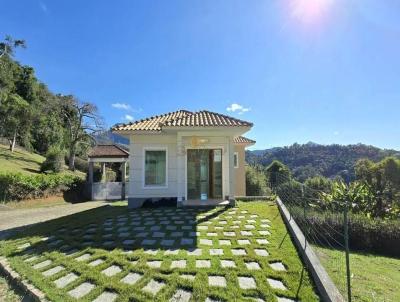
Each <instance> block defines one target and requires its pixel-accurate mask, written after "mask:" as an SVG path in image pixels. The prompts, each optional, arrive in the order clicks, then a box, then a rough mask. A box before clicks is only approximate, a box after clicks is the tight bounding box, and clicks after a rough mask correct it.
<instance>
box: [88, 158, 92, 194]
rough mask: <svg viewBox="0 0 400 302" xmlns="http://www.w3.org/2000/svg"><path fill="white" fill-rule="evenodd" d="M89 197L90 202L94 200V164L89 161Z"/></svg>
mask: <svg viewBox="0 0 400 302" xmlns="http://www.w3.org/2000/svg"><path fill="white" fill-rule="evenodd" d="M88 182H89V195H90V200H93V162H92V161H90V159H89V178H88Z"/></svg>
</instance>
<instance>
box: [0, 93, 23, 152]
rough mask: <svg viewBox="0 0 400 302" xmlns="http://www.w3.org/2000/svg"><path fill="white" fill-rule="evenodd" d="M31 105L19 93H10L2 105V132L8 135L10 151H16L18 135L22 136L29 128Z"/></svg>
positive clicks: (0, 110)
mask: <svg viewBox="0 0 400 302" xmlns="http://www.w3.org/2000/svg"><path fill="white" fill-rule="evenodd" d="M30 120H31V119H30V106H29V103H28V102H27V101H25V100H24V99H23V98H21V97H20V96H19V95H17V94H10V95H8V96H7V97H6V98H5V99H4V100H3V101H2V103H1V106H0V125H1V129H0V132H1V133H0V134H1V135H3V136H5V137H7V139H8V141H9V146H10V151H11V152H14V148H15V142H16V140H17V137H18V135H19V136H21V135H22V134H23V133H24V132H26V131H27V130H28V128H29V126H28V125H29V121H30Z"/></svg>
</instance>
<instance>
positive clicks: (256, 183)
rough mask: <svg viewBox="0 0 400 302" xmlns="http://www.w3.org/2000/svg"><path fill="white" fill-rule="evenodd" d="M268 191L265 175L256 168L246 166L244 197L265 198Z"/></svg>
mask: <svg viewBox="0 0 400 302" xmlns="http://www.w3.org/2000/svg"><path fill="white" fill-rule="evenodd" d="M269 191H270V190H269V189H268V186H267V179H266V178H265V174H264V173H262V172H260V171H258V170H257V168H256V167H253V166H246V196H265V195H268V194H269V193H270V192H269Z"/></svg>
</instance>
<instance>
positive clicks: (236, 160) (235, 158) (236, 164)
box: [233, 152, 239, 168]
mask: <svg viewBox="0 0 400 302" xmlns="http://www.w3.org/2000/svg"><path fill="white" fill-rule="evenodd" d="M233 166H234V167H235V168H239V153H238V152H235V153H233Z"/></svg>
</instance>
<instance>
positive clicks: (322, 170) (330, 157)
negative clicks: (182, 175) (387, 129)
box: [246, 143, 400, 181]
mask: <svg viewBox="0 0 400 302" xmlns="http://www.w3.org/2000/svg"><path fill="white" fill-rule="evenodd" d="M393 155H394V156H398V157H400V152H399V151H395V150H383V149H380V148H377V147H374V146H368V145H364V144H357V145H347V146H343V145H337V144H334V145H319V144H315V143H308V144H303V145H301V144H297V143H295V144H293V145H291V146H286V147H281V148H280V147H279V148H272V149H266V150H256V151H247V153H246V160H247V162H248V163H249V164H251V165H262V166H265V167H266V166H268V165H270V164H271V163H272V162H273V161H274V160H279V161H280V162H282V163H284V164H285V165H287V166H288V167H289V168H290V170H291V171H292V173H293V176H294V177H295V178H296V179H298V180H300V181H304V180H306V179H307V178H310V177H314V176H317V175H321V176H325V177H329V178H335V177H337V176H341V177H342V178H343V179H344V180H346V181H351V180H354V179H355V174H354V165H355V163H356V162H357V160H359V159H362V158H367V159H370V160H372V161H374V162H377V161H380V160H382V159H383V158H385V157H387V156H393Z"/></svg>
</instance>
